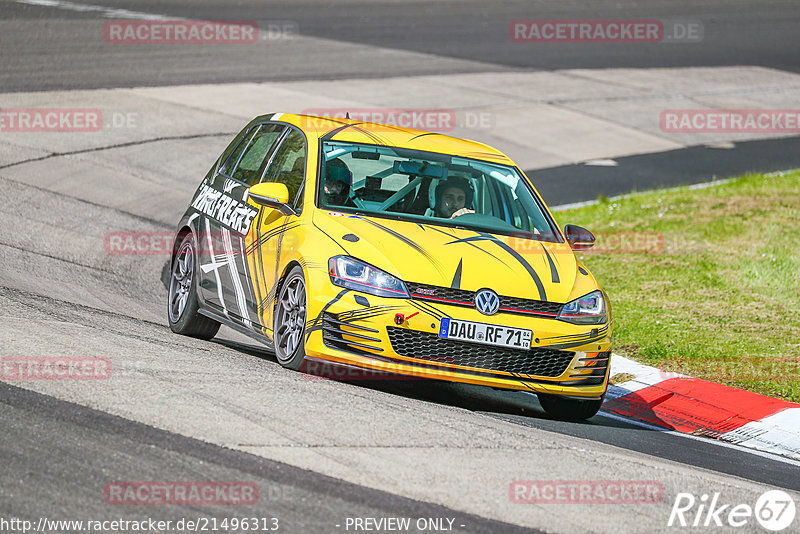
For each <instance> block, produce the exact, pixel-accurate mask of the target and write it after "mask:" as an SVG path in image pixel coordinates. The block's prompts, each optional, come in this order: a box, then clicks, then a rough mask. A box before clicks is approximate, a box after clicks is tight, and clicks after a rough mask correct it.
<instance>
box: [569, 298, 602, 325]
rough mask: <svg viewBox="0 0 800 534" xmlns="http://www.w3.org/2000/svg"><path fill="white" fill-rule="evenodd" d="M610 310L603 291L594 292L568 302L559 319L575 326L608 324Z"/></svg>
mask: <svg viewBox="0 0 800 534" xmlns="http://www.w3.org/2000/svg"><path fill="white" fill-rule="evenodd" d="M607 316H608V308H607V307H606V300H605V299H604V298H603V292H602V291H592V292H591V293H589V294H588V295H585V296H583V297H581V298H579V299H575V300H573V301H572V302H567V303H566V304H564V307H563V308H561V313H559V314H558V318H559V319H561V320H562V321H567V322H568V323H573V324H602V323H604V322H606V317H607Z"/></svg>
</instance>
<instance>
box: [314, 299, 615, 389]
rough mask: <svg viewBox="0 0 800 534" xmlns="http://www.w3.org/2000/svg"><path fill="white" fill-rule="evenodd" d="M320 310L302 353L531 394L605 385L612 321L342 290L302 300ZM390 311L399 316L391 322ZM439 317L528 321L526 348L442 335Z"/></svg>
mask: <svg viewBox="0 0 800 534" xmlns="http://www.w3.org/2000/svg"><path fill="white" fill-rule="evenodd" d="M309 304H310V306H309V310H313V309H317V310H319V313H318V314H317V315H316V316H314V318H313V319H311V320H310V321H309V323H308V325H307V330H306V355H307V356H308V357H310V358H312V359H314V360H323V361H331V362H337V363H340V364H346V365H349V366H353V367H358V368H361V369H365V370H369V371H372V372H373V373H372V375H371V374H370V373H365V374H364V376H365V377H367V378H369V377H370V376H375V374H376V373H381V374H382V376H383V375H386V374H393V375H394V374H396V375H404V376H407V377H418V378H429V379H438V380H446V381H451V382H465V383H470V384H478V385H485V386H492V387H497V388H504V389H515V390H525V391H531V392H535V393H550V394H555V395H567V396H571V397H577V398H583V399H597V398H600V397H601V396H602V395H603V394H604V393H605V391H606V388H607V385H608V367H609V363H610V355H611V329H612V325H611V323H608V324H604V325H597V326H581V325H573V324H569V323H565V322H562V321H558V320H555V319H549V318H532V317H521V316H519V315H512V314H505V313H498V314H496V315H493V316H486V315H482V314H480V313H479V312H478V311H477V310H475V309H469V308H464V307H459V306H448V305H443V304H436V305H432V304H431V303H429V302H421V301H419V300H416V299H391V298H381V297H375V296H372V295H365V294H361V293H358V292H354V291H344V292H343V293H341V294H340V295H338V296H337V298H336V299H333V300H330V299H326V298H324V297H321V298H318V299H315V302H313V303H309ZM397 314H402V316H403V317H404V318H405V320H403V321H402V323H401V324H396V321H395V318H396V316H397ZM444 317H452V318H455V319H461V320H466V321H475V322H483V323H492V324H499V325H503V326H510V327H517V328H528V329H531V330H532V331H533V338H534V339H533V342H532V346H531V348H530V349H529V350H518V349H511V348H505V347H496V346H491V345H485V344H478V343H471V342H465V341H456V340H449V339H441V338H439V336H438V331H439V324H440V322H441V319H442V318H444Z"/></svg>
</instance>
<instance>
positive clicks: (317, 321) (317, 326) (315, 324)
mask: <svg viewBox="0 0 800 534" xmlns="http://www.w3.org/2000/svg"><path fill="white" fill-rule="evenodd" d="M349 292H350V290H349V289H342V290H341V291H339V294H338V295H336V296H335V297H333V298H332V299H331V300H330V301H329V302H328V303H327V304H326V305H325V307H323V308H322V310H321V311H320V312H319V315H317V316H316V317H315V318H314V319H313V320H311V321H309V322H307V323H306V341H308V338H309V336H311V333H312V332H314V331H316V330H321V329H322V314H324V313H325V312H326V311H328V308H330V307H331V306H333V305H334V304H336V302H338V301H339V299H341V298H342V297H343V296H345V295H346V294H348V293H349Z"/></svg>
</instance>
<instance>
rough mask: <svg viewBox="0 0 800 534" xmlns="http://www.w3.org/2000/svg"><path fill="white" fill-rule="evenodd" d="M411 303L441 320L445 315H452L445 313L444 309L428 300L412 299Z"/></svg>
mask: <svg viewBox="0 0 800 534" xmlns="http://www.w3.org/2000/svg"><path fill="white" fill-rule="evenodd" d="M409 304H411V305H412V306H414V307H415V308H417V309H418V310H420V311H423V312H425V313H427V314H429V315H431V316H433V317H435V318H437V319H439V320H441V319H443V318H444V317H450V315H448V314H446V313H444V312H443V311H441V310H439V309H438V308H435V307H433V306H432V305H430V304H428V303H426V302H417V301H411V302H410V303H409Z"/></svg>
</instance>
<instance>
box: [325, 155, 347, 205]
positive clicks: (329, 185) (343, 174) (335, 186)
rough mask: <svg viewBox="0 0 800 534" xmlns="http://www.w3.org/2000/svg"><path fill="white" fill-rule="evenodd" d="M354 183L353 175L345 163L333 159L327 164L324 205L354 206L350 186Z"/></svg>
mask: <svg viewBox="0 0 800 534" xmlns="http://www.w3.org/2000/svg"><path fill="white" fill-rule="evenodd" d="M352 182H353V173H352V172H350V169H348V168H347V165H346V164H345V162H343V161H342V160H340V159H339V158H333V159H332V160H330V161H328V162H327V163H326V164H325V184H324V186H323V191H324V193H325V194H324V197H323V203H324V204H326V205H335V206H344V205H352V203H350V202H349V200H350V185H351V184H352Z"/></svg>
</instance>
